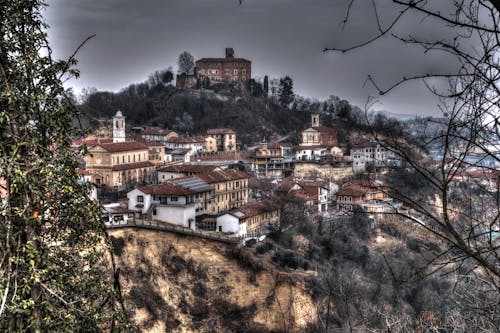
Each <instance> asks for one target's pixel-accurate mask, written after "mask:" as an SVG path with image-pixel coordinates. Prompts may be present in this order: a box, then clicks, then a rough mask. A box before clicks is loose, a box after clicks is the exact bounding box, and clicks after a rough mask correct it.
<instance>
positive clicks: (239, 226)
mask: <svg viewBox="0 0 500 333" xmlns="http://www.w3.org/2000/svg"><path fill="white" fill-rule="evenodd" d="M216 221H217V222H216V223H217V225H216V230H217V231H219V232H227V233H233V234H235V235H237V236H240V237H257V236H261V235H263V234H266V233H267V232H268V231H269V227H270V226H279V223H280V210H279V208H278V207H277V206H275V205H273V204H272V203H271V202H270V201H268V200H265V201H259V202H255V203H251V204H248V205H245V206H243V207H240V208H235V209H232V210H230V211H229V212H227V213H226V214H223V215H221V216H218V217H217V219H216Z"/></svg>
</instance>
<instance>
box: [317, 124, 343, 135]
mask: <svg viewBox="0 0 500 333" xmlns="http://www.w3.org/2000/svg"><path fill="white" fill-rule="evenodd" d="M312 128H313V129H315V130H316V131H318V132H320V133H321V134H330V135H337V131H336V130H335V129H334V128H331V127H328V126H323V125H320V126H314V127H312Z"/></svg>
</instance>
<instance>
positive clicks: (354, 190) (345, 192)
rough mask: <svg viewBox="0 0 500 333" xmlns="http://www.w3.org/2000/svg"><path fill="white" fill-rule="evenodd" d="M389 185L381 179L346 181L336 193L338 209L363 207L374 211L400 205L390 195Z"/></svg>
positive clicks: (387, 209) (391, 208)
mask: <svg viewBox="0 0 500 333" xmlns="http://www.w3.org/2000/svg"><path fill="white" fill-rule="evenodd" d="M388 192H389V191H388V188H387V186H385V185H384V183H383V182H381V181H379V180H352V181H348V182H346V183H344V184H343V185H342V188H341V189H340V191H338V192H337V194H336V197H337V199H336V201H337V209H338V210H340V211H352V210H354V208H355V207H361V208H363V209H365V210H366V211H369V212H373V213H380V212H388V211H393V210H394V209H396V208H398V207H399V206H400V204H399V203H396V202H394V201H393V200H392V199H391V197H390V196H389V193H388Z"/></svg>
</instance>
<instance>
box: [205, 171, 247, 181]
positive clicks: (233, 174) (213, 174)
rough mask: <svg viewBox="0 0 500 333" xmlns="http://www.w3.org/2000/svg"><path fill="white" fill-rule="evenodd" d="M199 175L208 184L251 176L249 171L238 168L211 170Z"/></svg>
mask: <svg viewBox="0 0 500 333" xmlns="http://www.w3.org/2000/svg"><path fill="white" fill-rule="evenodd" d="M197 177H198V178H200V179H201V180H203V181H204V182H206V183H208V184H213V183H221V182H225V181H230V180H238V179H245V178H249V176H248V174H247V173H245V172H243V171H241V170H237V169H226V170H215V171H209V172H205V173H200V174H198V175H197Z"/></svg>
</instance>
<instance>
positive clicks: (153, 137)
mask: <svg viewBox="0 0 500 333" xmlns="http://www.w3.org/2000/svg"><path fill="white" fill-rule="evenodd" d="M178 136H179V134H177V133H176V132H174V131H172V130H169V129H156V128H146V130H145V131H144V132H143V133H142V134H141V137H142V138H143V139H146V140H148V141H158V142H161V143H163V144H164V145H166V144H167V142H168V141H169V140H170V139H171V138H175V137H178Z"/></svg>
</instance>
